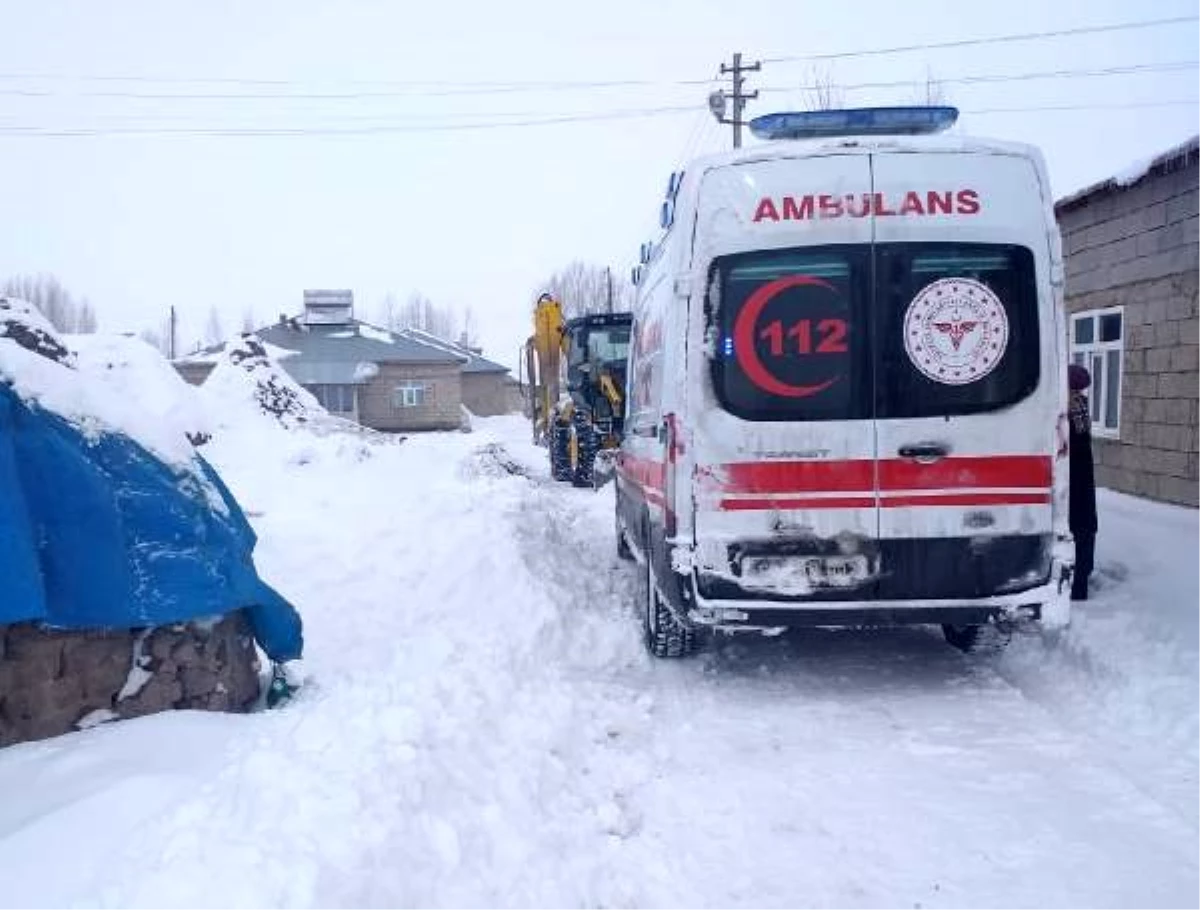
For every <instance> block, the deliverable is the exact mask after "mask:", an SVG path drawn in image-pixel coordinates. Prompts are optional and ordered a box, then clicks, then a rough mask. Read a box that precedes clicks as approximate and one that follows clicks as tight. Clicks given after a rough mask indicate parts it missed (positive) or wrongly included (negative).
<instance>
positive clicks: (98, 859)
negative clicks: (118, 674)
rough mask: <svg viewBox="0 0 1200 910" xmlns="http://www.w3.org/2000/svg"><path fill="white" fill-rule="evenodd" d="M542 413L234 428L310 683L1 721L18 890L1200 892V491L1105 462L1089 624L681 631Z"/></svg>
mask: <svg viewBox="0 0 1200 910" xmlns="http://www.w3.org/2000/svg"><path fill="white" fill-rule="evenodd" d="M527 437H528V429H527V426H526V425H525V424H524V423H523V422H522V421H521V420H520V419H519V418H515V417H514V418H493V419H490V420H480V421H477V422H476V432H474V433H471V434H460V433H448V434H431V435H419V436H413V437H410V438H409V439H407V440H405V441H404V442H403V443H401V444H398V445H379V444H372V443H370V442H369V441H366V440H364V439H363V438H361V437H356V436H348V435H342V434H338V433H327V434H323V435H315V434H313V433H310V432H308V431H304V430H296V431H288V430H284V429H283V428H281V427H279V426H277V425H273V424H268V423H265V422H260V423H254V422H252V421H246V422H245V423H243V424H238V425H235V426H231V427H226V428H225V429H224V430H223V431H222V432H219V433H218V435H217V437H216V438H215V439H214V441H213V442H212V443H211V444H210V445H208V446H206V447H205V454H206V456H207V457H209V458H210V459H211V460H212V461H213V462H214V463H215V464H216V465H217V467H218V468H219V470H221V472H222V474H223V475H224V477H225V478H226V480H227V481H228V482H229V484H230V486H231V488H232V489H233V491H234V493H235V494H236V495H237V496H238V498H239V499H240V501H241V502H242V504H243V506H244V507H245V508H246V509H247V511H248V513H249V514H250V515H251V517H252V520H253V522H254V524H255V527H256V529H257V530H258V532H259V534H260V544H259V549H258V553H257V563H258V566H259V569H260V572H261V574H262V575H263V577H264V578H266V579H267V580H268V581H269V582H270V583H271V584H273V585H274V586H276V587H277V588H278V589H279V590H280V591H281V592H282V593H284V594H285V595H286V596H287V597H289V598H290V599H291V600H292V601H293V602H294V603H296V604H297V606H298V607H299V608H300V610H301V612H302V613H303V615H304V619H305V624H306V629H305V632H306V640H307V657H306V660H305V662H304V673H305V674H306V676H307V684H306V686H305V687H304V689H303V690H302V691H301V693H300V694H299V695H298V697H297V698H296V700H295V701H294V702H293V703H291V704H290V705H288V706H287V707H285V708H284V709H282V710H279V711H272V712H263V713H258V714H253V715H249V716H216V715H206V714H199V713H191V712H188V713H176V714H172V715H164V716H157V717H151V718H144V719H141V720H137V721H130V722H124V723H120V724H113V725H106V726H102V727H98V728H95V729H91V730H88V731H85V732H82V733H78V734H73V735H71V736H67V737H62V738H59V739H56V740H52V741H48V742H43V743H34V744H26V745H22V746H17V747H13V748H9V749H6V750H3V751H0V905H3V906H48V905H64V904H76V905H79V904H82V905H105V906H147V907H149V906H154V907H170V906H194V905H213V906H232V905H238V906H347V905H352V906H413V905H416V906H421V905H431V906H519V905H540V906H547V905H553V906H614V905H620V906H625V905H631V906H754V907H761V906H875V905H885V906H913V907H939V906H1097V907H1100V906H1105V907H1107V906H1159V905H1167V906H1169V905H1180V906H1187V905H1191V906H1195V905H1196V903H1197V899H1198V893H1197V889H1198V873H1197V847H1198V833H1197V832H1198V823H1197V798H1196V793H1197V742H1198V739H1200V735H1198V729H1197V718H1198V714H1200V709H1198V704H1197V698H1198V696H1197V686H1198V681H1197V609H1198V607H1197V604H1198V601H1200V592H1198V590H1197V559H1196V553H1197V544H1198V539H1197V538H1198V533H1197V514H1196V512H1194V511H1190V510H1183V509H1175V508H1170V507H1166V506H1159V505H1154V504H1149V503H1143V502H1139V501H1136V500H1133V499H1130V498H1127V497H1122V496H1117V495H1105V496H1103V498H1102V500H1101V509H1102V515H1101V522H1102V528H1101V534H1100V541H1099V554H1098V561H1099V567H1100V568H1099V573H1100V575H1099V582H1098V585H1097V588H1098V590H1097V593H1096V596H1095V598H1094V600H1092V601H1091V602H1089V603H1087V604H1086V605H1085V606H1083V607H1082V608H1081V609H1079V610H1078V611H1077V612H1076V616H1075V622H1074V625H1073V627H1072V628H1071V629H1070V630H1069V632H1068V633H1067V634H1066V635H1065V637H1064V638H1063V639H1062V640H1060V641H1058V642H1056V643H1054V644H1053V646H1050V645H1045V644H1043V643H1042V642H1041V641H1040V640H1034V639H1020V640H1018V641H1016V642H1014V644H1013V646H1012V647H1011V648H1010V649H1009V651H1008V653H1007V654H1006V655H1004V656H1003V657H1002V658H999V659H991V660H986V659H985V660H980V659H971V658H968V657H965V656H964V655H961V654H959V653H958V652H956V651H954V650H952V649H950V648H949V647H947V646H946V645H945V644H944V643H943V642H942V640H941V637H940V635H938V634H935V633H934V632H933V631H931V630H927V629H906V630H898V631H887V632H874V633H808V634H804V635H796V636H785V637H782V638H777V639H760V638H754V639H749V638H747V639H736V640H731V641H726V642H724V643H722V644H719V645H718V646H716V647H714V648H713V649H711V650H710V651H708V652H706V653H704V654H702V655H700V656H699V657H698V658H697V659H694V660H690V661H685V662H679V663H657V662H654V661H652V660H651V659H650V658H648V657H647V656H645V654H644V653H643V651H642V648H641V644H640V641H639V630H638V625H637V618H636V615H635V612H634V609H633V604H632V595H633V583H632V578H631V575H630V570H629V569H628V568H627V566H626V564H624V563H621V562H619V561H618V560H617V558H616V555H615V550H614V542H613V537H612V488H611V487H609V488H607V489H605V490H603V491H601V492H600V493H598V494H593V493H590V492H585V491H579V490H574V489H571V488H569V487H566V486H564V485H555V484H551V483H549V482H548V481H547V479H546V471H545V467H544V464H543V461H544V453H542V452H541V451H540V450H537V449H534V448H533V447H532V446H531V445H529V444H528V442H527ZM513 468H518V469H519V470H518V471H517V473H510V471H511V470H512V469H513ZM526 475H528V476H526Z"/></svg>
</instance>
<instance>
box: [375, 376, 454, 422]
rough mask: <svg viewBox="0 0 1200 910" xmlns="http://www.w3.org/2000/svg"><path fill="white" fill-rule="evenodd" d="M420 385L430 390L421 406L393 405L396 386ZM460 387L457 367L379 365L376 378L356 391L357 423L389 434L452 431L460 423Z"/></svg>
mask: <svg viewBox="0 0 1200 910" xmlns="http://www.w3.org/2000/svg"><path fill="white" fill-rule="evenodd" d="M405 382H421V383H424V384H426V385H427V386H429V387H430V389H431V394H430V393H427V397H426V404H425V405H424V406H422V407H412V408H403V407H396V406H395V404H394V394H395V390H396V387H397V386H399V385H402V384H403V383H405ZM462 401H463V384H462V370H461V368H460V367H459V366H458V364H426V365H421V364H394V363H385V364H381V365H380V369H379V375H377V376H376V377H375V378H374V379H372V380H371V381H370V382H369V383H367V384H366V385H364V386H362V387H361V388H359V390H358V420H359V423H361V424H362V425H363V426H367V427H371V428H373V429H376V430H384V431H389V432H403V431H408V430H454V429H458V427H459V426H460V425H461V422H462Z"/></svg>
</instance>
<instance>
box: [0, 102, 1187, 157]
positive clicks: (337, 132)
mask: <svg viewBox="0 0 1200 910" xmlns="http://www.w3.org/2000/svg"><path fill="white" fill-rule="evenodd" d="M1198 105H1200V98H1187V99H1172V100H1160V101H1143V102H1129V103H1115V104H1114V103H1107V104H1077V105H1073V104H1064V105H1042V106H1037V105H1033V106H1017V107H995V108H977V109H966V110H963V111H962V113H963V114H974V115H980V114H1010V113H1034V112H1039V111H1097V110H1143V109H1148V108H1159V107H1180V106H1190V107H1193V108H1195V107H1197V106H1198ZM695 111H696V107H695V106H694V105H692V106H687V107H666V108H645V109H641V110H624V111H608V112H602V113H594V114H578V115H564V116H559V117H547V118H541V119H530V120H523V121H517V120H510V121H500V122H494V121H492V122H488V121H481V122H473V123H472V122H464V123H447V124H427V125H413V124H377V125H374V126H368V127H351V128H345V129H335V128H328V127H303V126H301V127H263V128H257V129H255V128H222V127H201V126H192V127H144V128H136V127H135V128H90V127H75V128H68V127H63V128H54V127H43V126H0V136H4V137H12V138H70V137H100V136H196V137H207V136H211V137H223V136H228V137H249V138H255V137H259V138H267V137H283V138H289V137H290V138H304V137H310V136H313V137H316V136H330V137H337V136H346V137H353V136H370V135H380V134H387V133H438V132H452V131H469V130H490V129H506V128H532V127H541V126H556V125H560V124H568V123H586V122H597V121H604V120H624V119H636V118H652V117H661V116H671V115H678V114H684V113H694V112H695ZM711 129H715V125H714V124H713V123H712V122H711V121H706V129H705V130H704V131H702V133H701V138H700V140H699V141H698V143H697V145H698V147H699V148H700V149H702V148H703V147H704V146H705V145H706V144H707V141H708V136H709V131H710V130H711Z"/></svg>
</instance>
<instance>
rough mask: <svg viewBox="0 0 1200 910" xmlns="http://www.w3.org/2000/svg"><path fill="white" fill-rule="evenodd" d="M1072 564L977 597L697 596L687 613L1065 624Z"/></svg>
mask: <svg viewBox="0 0 1200 910" xmlns="http://www.w3.org/2000/svg"><path fill="white" fill-rule="evenodd" d="M1070 577H1071V570H1070V566H1069V564H1068V563H1066V562H1060V561H1059V560H1057V559H1056V560H1055V561H1054V565H1053V567H1052V570H1051V574H1050V581H1049V582H1048V583H1046V584H1042V585H1038V586H1036V587H1033V588H1030V589H1028V590H1025V591H1020V592H1016V593H1012V594H1003V595H997V596H993V597H985V598H978V599H969V598H967V599H964V598H955V599H951V600H862V601H856V600H838V601H829V600H825V601H786V602H781V601H778V600H751V599H746V600H742V599H738V600H719V599H709V598H705V597H703V596H702V595H700V593H699V591H698V589H697V586H696V585H695V584H693V585H691V587H692V594H693V598H692V600H691V603H690V604H689V608H688V610H687V617H688V619H689V620H691V621H692V622H693V623H695V624H697V625H701V626H705V627H708V628H713V629H720V630H723V631H731V632H732V631H766V630H773V629H780V628H800V627H809V628H811V627H822V626H824V627H842V628H844V627H864V626H903V625H919V624H942V623H948V624H951V625H980V624H984V623H999V624H1007V625H1013V626H1026V625H1034V626H1041V627H1043V628H1047V629H1049V628H1063V627H1065V626H1066V625H1067V624H1068V623H1069V621H1070V586H1071V585H1070Z"/></svg>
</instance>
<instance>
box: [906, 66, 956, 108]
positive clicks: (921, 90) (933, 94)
mask: <svg viewBox="0 0 1200 910" xmlns="http://www.w3.org/2000/svg"><path fill="white" fill-rule="evenodd" d="M949 100H950V96H949V94H948V93H947V92H946V85H945V83H943V82H939V81H938V80H937V79H935V78H934V76H933V70H931V69H926V70H925V81H924V83H920V82H918V83H917V86H916V89H915V91H914V92H913V103H914V104H927V105H929V106H930V107H936V106H938V105H942V104H948V103H949Z"/></svg>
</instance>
